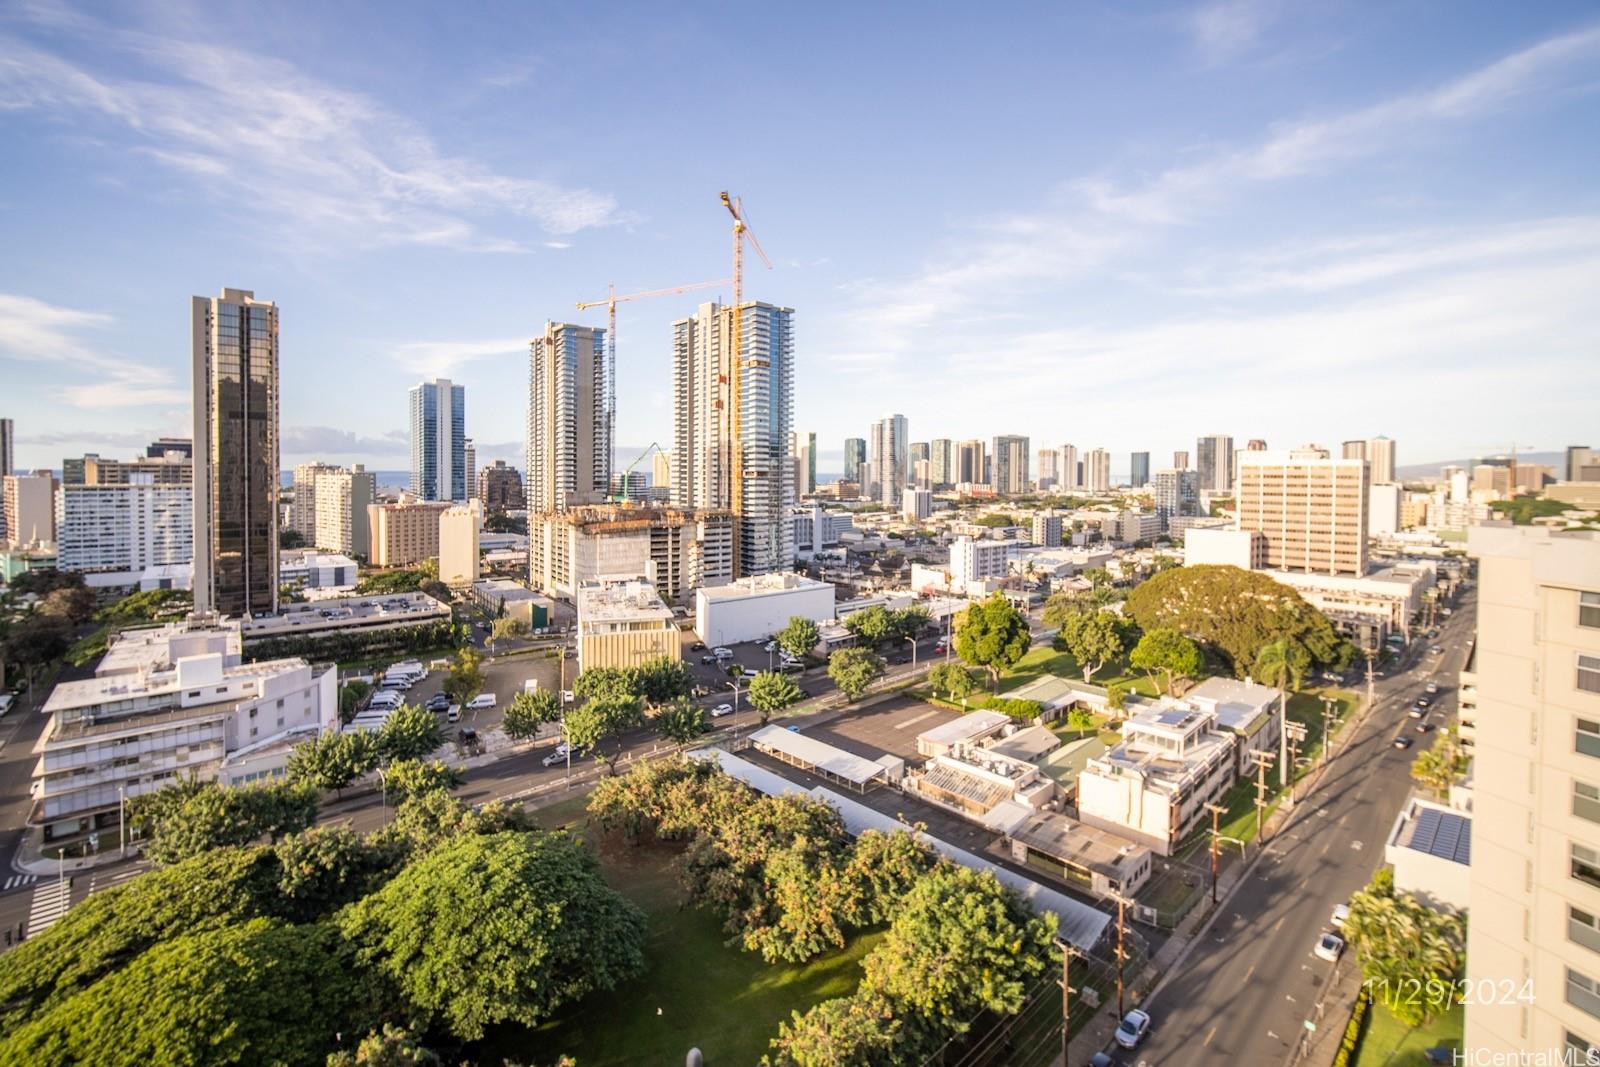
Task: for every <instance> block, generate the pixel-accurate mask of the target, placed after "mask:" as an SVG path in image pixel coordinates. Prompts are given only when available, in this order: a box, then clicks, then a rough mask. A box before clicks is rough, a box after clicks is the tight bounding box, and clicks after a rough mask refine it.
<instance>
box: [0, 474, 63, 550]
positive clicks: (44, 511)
mask: <svg viewBox="0 0 1600 1067" xmlns="http://www.w3.org/2000/svg"><path fill="white" fill-rule="evenodd" d="M55 488H56V480H55V476H54V475H52V474H50V473H48V472H40V473H34V474H8V475H6V477H5V479H4V482H3V484H0V512H3V513H4V515H5V529H6V537H7V538H8V539H9V540H10V541H12V542H13V543H15V544H19V545H31V544H37V543H43V542H49V541H54V540H55V539H56V504H55Z"/></svg>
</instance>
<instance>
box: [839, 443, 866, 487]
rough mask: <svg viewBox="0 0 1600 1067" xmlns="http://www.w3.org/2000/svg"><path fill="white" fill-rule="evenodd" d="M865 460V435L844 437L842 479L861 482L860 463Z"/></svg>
mask: <svg viewBox="0 0 1600 1067" xmlns="http://www.w3.org/2000/svg"><path fill="white" fill-rule="evenodd" d="M865 462H867V439H866V438H865V437H846V438H845V439H844V480H845V481H847V482H856V483H857V484H860V482H861V465H862V464H863V463H865Z"/></svg>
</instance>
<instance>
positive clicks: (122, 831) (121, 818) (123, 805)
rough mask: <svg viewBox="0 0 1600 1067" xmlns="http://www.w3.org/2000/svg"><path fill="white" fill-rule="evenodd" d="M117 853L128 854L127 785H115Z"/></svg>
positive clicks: (119, 783) (121, 783)
mask: <svg viewBox="0 0 1600 1067" xmlns="http://www.w3.org/2000/svg"><path fill="white" fill-rule="evenodd" d="M117 852H118V854H119V855H122V856H124V857H125V856H127V854H128V783H127V782H118V783H117Z"/></svg>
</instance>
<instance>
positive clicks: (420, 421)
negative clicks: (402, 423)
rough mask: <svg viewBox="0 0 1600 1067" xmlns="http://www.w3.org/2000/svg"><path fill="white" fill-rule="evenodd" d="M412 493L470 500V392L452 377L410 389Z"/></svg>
mask: <svg viewBox="0 0 1600 1067" xmlns="http://www.w3.org/2000/svg"><path fill="white" fill-rule="evenodd" d="M410 401H411V493H412V495H413V496H415V497H417V498H418V499H419V500H446V501H456V500H465V499H467V492H468V490H467V391H466V388H465V387H463V386H460V385H452V384H451V382H450V379H448V378H440V379H438V380H436V381H431V382H422V383H420V384H418V385H416V386H414V387H412V389H411V393H410Z"/></svg>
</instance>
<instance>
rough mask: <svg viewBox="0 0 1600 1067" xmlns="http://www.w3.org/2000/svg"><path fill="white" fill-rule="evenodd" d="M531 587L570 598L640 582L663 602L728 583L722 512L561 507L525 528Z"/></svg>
mask: <svg viewBox="0 0 1600 1067" xmlns="http://www.w3.org/2000/svg"><path fill="white" fill-rule="evenodd" d="M528 534H529V538H528V540H529V545H530V552H531V555H532V561H531V562H532V569H531V577H532V583H531V584H532V585H533V587H534V588H535V589H538V590H539V591H540V592H542V593H544V594H545V595H547V596H559V597H564V598H567V599H572V598H575V597H576V596H577V592H578V589H579V587H580V586H582V585H583V584H584V583H586V582H593V581H604V580H607V579H609V580H623V579H629V578H643V579H645V580H647V581H649V582H651V583H652V584H654V585H655V587H656V589H657V590H658V591H659V592H660V594H661V595H662V596H663V597H665V598H666V599H667V600H669V601H674V602H678V601H683V600H685V599H687V598H688V597H690V596H691V595H692V594H693V592H694V590H695V589H698V588H700V587H702V586H715V585H722V584H723V583H725V582H729V581H732V580H733V535H734V517H733V513H732V512H730V511H699V510H693V509H688V508H641V507H623V506H620V505H602V506H595V507H583V508H569V509H567V510H565V511H549V512H545V513H544V514H542V515H535V516H533V517H532V518H531V519H530V520H529V522H528Z"/></svg>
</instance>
